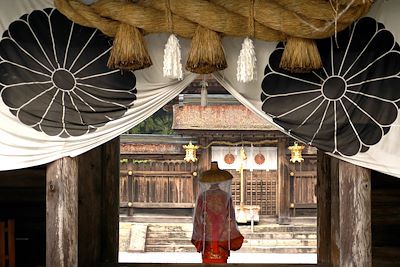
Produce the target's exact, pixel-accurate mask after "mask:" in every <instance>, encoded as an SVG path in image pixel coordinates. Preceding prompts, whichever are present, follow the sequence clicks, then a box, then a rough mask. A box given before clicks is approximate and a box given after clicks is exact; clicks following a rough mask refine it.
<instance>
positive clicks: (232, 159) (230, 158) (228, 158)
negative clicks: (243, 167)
mask: <svg viewBox="0 0 400 267" xmlns="http://www.w3.org/2000/svg"><path fill="white" fill-rule="evenodd" d="M224 161H225V163H226V164H229V165H231V164H232V163H234V162H235V156H234V155H233V154H232V153H231V152H229V153H228V154H226V155H225V157H224Z"/></svg>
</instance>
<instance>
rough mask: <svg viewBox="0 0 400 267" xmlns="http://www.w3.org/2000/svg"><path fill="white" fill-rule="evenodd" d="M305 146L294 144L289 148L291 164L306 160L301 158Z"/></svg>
mask: <svg viewBox="0 0 400 267" xmlns="http://www.w3.org/2000/svg"><path fill="white" fill-rule="evenodd" d="M303 149H304V146H299V144H298V143H297V142H294V145H293V146H290V147H289V150H290V162H293V163H296V161H298V162H299V163H301V162H303V161H304V159H303V157H302V156H301V151H303Z"/></svg>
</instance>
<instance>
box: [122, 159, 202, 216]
mask: <svg viewBox="0 0 400 267" xmlns="http://www.w3.org/2000/svg"><path fill="white" fill-rule="evenodd" d="M129 171H132V172H131V173H132V175H129V174H128V172H129ZM194 171H196V164H193V163H187V162H186V161H184V160H142V161H137V160H131V159H129V160H123V161H122V163H121V173H120V176H121V179H120V202H121V203H122V206H125V203H126V202H129V201H130V202H132V203H133V206H139V205H140V207H146V206H147V207H158V208H163V207H164V208H168V207H183V206H184V205H183V206H182V204H187V207H192V205H193V204H194V200H195V195H194V194H195V193H194V192H195V189H194V183H193V180H194V176H193V172H194ZM130 179H132V180H131V181H130ZM130 198H131V199H130ZM146 203H148V205H146Z"/></svg>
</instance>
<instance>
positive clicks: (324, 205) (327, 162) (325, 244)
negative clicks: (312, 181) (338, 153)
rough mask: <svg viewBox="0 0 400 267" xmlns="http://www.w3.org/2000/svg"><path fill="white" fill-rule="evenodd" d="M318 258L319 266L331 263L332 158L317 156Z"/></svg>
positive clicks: (320, 153) (319, 153) (322, 154)
mask: <svg viewBox="0 0 400 267" xmlns="http://www.w3.org/2000/svg"><path fill="white" fill-rule="evenodd" d="M317 162H318V163H317V164H318V166H317V190H316V191H317V192H316V193H317V256H318V264H321V265H324V264H326V265H328V264H330V263H331V251H330V247H331V246H330V244H331V177H330V174H331V157H330V156H329V155H326V154H325V153H324V152H321V151H319V150H318V154H317Z"/></svg>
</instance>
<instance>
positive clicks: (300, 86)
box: [261, 18, 400, 156]
mask: <svg viewBox="0 0 400 267" xmlns="http://www.w3.org/2000/svg"><path fill="white" fill-rule="evenodd" d="M317 45H318V49H319V52H320V54H321V58H322V61H323V68H322V69H320V70H318V71H314V72H312V73H306V74H296V73H290V72H287V71H285V70H282V69H280V68H279V62H280V59H281V56H282V52H283V48H282V44H279V45H278V47H277V49H276V50H275V51H274V52H273V53H272V54H271V56H270V58H269V64H268V65H267V66H266V68H265V76H264V79H263V82H262V93H261V100H262V102H263V105H262V109H263V111H264V112H265V113H267V114H268V115H269V116H271V117H272V118H273V120H274V122H275V123H277V124H278V125H280V126H282V127H283V128H284V129H285V130H287V131H288V132H289V133H290V134H291V135H292V136H294V137H296V138H298V139H300V140H303V141H304V142H306V143H308V144H310V145H313V146H316V147H317V148H319V149H321V150H323V151H327V152H332V153H337V154H339V155H346V156H352V155H356V154H357V153H359V152H365V151H367V150H368V148H369V147H370V146H372V145H375V144H377V143H378V142H379V141H380V140H381V138H382V137H383V135H385V134H386V133H387V132H388V131H389V130H390V126H391V124H392V123H393V122H394V121H395V120H396V118H397V116H398V110H399V107H400V79H399V72H400V52H399V51H400V49H399V45H398V44H397V43H396V41H395V39H394V37H393V35H392V34H391V33H390V32H389V31H387V30H386V29H385V28H384V26H383V25H382V24H381V23H378V22H376V21H375V20H374V19H372V18H362V19H360V20H359V21H357V22H355V23H354V24H353V25H352V26H351V27H349V28H348V29H347V30H344V31H342V32H340V33H338V36H337V39H335V38H334V37H331V38H327V39H324V40H318V41H317Z"/></svg>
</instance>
